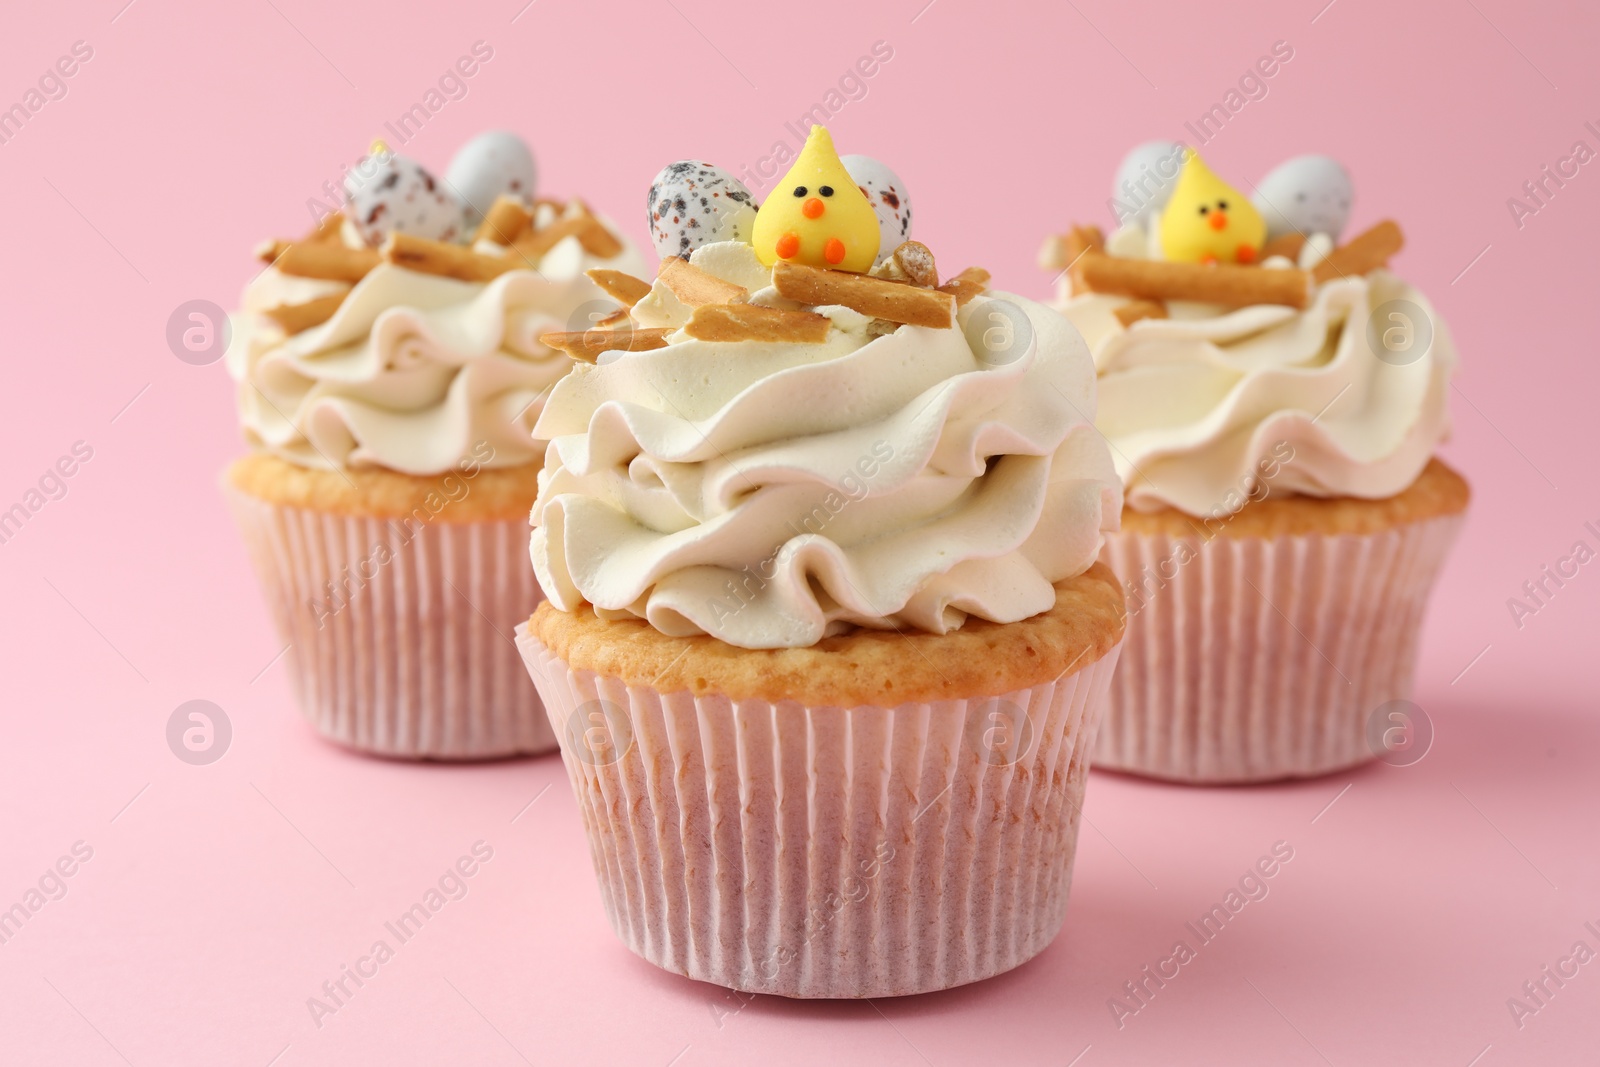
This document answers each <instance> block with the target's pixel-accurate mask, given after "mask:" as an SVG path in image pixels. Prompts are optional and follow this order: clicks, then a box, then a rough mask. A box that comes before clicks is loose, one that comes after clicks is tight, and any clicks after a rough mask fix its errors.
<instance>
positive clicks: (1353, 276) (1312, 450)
mask: <svg viewBox="0 0 1600 1067" xmlns="http://www.w3.org/2000/svg"><path fill="white" fill-rule="evenodd" d="M1313 162H1315V163H1316V164H1317V165H1316V166H1315V167H1312V166H1309V165H1305V166H1301V165H1300V164H1302V163H1305V161H1291V163H1293V164H1296V165H1295V166H1294V167H1287V168H1279V171H1278V172H1275V174H1278V173H1280V172H1282V173H1283V174H1285V175H1286V177H1284V179H1283V180H1280V181H1276V182H1267V181H1263V183H1262V186H1261V191H1260V192H1258V194H1257V197H1258V199H1260V198H1262V197H1263V196H1264V195H1266V191H1267V190H1268V188H1269V187H1270V188H1271V189H1272V190H1274V193H1273V195H1282V196H1284V197H1287V198H1289V199H1286V201H1285V203H1283V204H1278V203H1276V202H1273V201H1269V200H1262V201H1261V203H1260V204H1259V207H1260V209H1261V211H1262V212H1263V213H1266V214H1267V215H1268V216H1269V217H1270V218H1271V219H1272V220H1274V221H1273V223H1272V225H1273V227H1275V228H1273V229H1269V228H1268V227H1267V226H1266V225H1264V224H1262V223H1261V220H1260V216H1259V215H1256V214H1254V212H1255V208H1254V207H1252V205H1251V204H1250V203H1249V201H1248V200H1246V199H1245V198H1244V197H1242V196H1241V195H1239V194H1238V193H1237V192H1236V191H1235V190H1233V189H1232V188H1231V187H1229V186H1227V185H1226V184H1225V183H1222V182H1221V180H1220V179H1218V178H1216V176H1215V175H1212V174H1211V173H1210V172H1209V171H1206V170H1204V168H1203V165H1201V164H1199V163H1198V159H1197V157H1195V156H1193V155H1192V154H1191V155H1190V156H1189V158H1188V161H1187V162H1186V163H1185V164H1184V170H1183V175H1182V176H1181V177H1180V179H1179V182H1178V184H1177V185H1176V187H1175V188H1174V189H1173V191H1172V194H1171V199H1170V200H1169V201H1167V202H1166V203H1165V204H1164V205H1163V206H1162V207H1161V208H1160V210H1159V213H1158V214H1156V215H1152V216H1150V217H1148V218H1138V219H1134V220H1132V221H1130V222H1128V223H1127V224H1125V225H1124V226H1122V227H1121V228H1120V229H1119V230H1117V231H1116V232H1115V233H1114V234H1112V235H1111V236H1110V237H1109V238H1102V237H1101V236H1100V233H1099V231H1098V230H1096V229H1095V228H1093V227H1079V228H1076V229H1075V230H1073V232H1072V233H1070V234H1068V235H1066V236H1064V237H1061V238H1052V239H1051V240H1049V241H1047V242H1046V245H1045V249H1044V251H1043V252H1042V253H1041V263H1042V264H1043V265H1045V266H1047V267H1050V268H1052V269H1062V268H1069V269H1066V270H1065V271H1064V277H1063V281H1062V291H1061V293H1060V296H1059V301H1058V304H1057V307H1058V308H1059V309H1060V310H1061V311H1062V312H1063V313H1064V314H1065V315H1066V316H1067V318H1068V319H1069V320H1071V321H1072V323H1073V324H1074V325H1075V326H1076V327H1077V328H1078V329H1079V330H1080V331H1081V332H1082V333H1083V335H1084V338H1085V340H1086V341H1087V343H1088V345H1089V347H1090V349H1091V351H1092V352H1093V353H1094V360H1095V367H1096V371H1097V373H1098V375H1099V395H1100V405H1099V415H1098V418H1097V426H1098V427H1099V429H1100V430H1101V432H1103V433H1104V434H1105V435H1106V438H1107V439H1108V441H1109V442H1110V444H1111V449H1112V452H1113V454H1114V456H1115V459H1116V464H1117V471H1118V473H1119V474H1120V475H1121V477H1122V478H1123V481H1124V483H1125V486H1126V494H1127V502H1128V504H1129V505H1130V506H1132V507H1135V508H1139V509H1142V510H1155V509H1158V508H1161V507H1164V506H1168V507H1175V508H1177V509H1179V510H1181V511H1184V512H1186V513H1188V514H1190V515H1197V516H1215V515H1220V514H1224V513H1228V512H1231V511H1234V510H1237V508H1238V507H1239V506H1240V502H1241V501H1243V500H1244V499H1246V498H1259V497H1260V495H1261V494H1262V488H1263V486H1266V488H1267V490H1268V491H1270V492H1273V493H1284V492H1287V493H1301V494H1306V495H1310V496H1319V497H1336V496H1349V497H1363V498H1368V499H1379V498H1383V497H1389V496H1393V495H1395V494H1398V493H1400V492H1402V491H1404V490H1405V489H1406V488H1407V487H1408V486H1410V485H1411V483H1412V482H1413V481H1415V480H1416V478H1417V477H1418V475H1420V474H1421V472H1422V470H1423V468H1424V467H1426V466H1427V463H1428V461H1429V459H1430V457H1431V456H1432V455H1433V452H1434V450H1435V449H1436V448H1437V446H1438V445H1439V443H1440V442H1441V441H1442V440H1444V439H1445V437H1446V436H1448V434H1449V429H1450V415H1449V385H1450V377H1451V375H1452V374H1453V373H1454V371H1455V368H1456V362H1457V356H1456V350H1455V347H1454V344H1453V343H1452V341H1451V338H1450V335H1449V331H1448V330H1447V329H1446V327H1445V325H1444V323H1443V322H1442V321H1441V320H1440V319H1439V317H1438V315H1437V314H1436V313H1435V311H1434V310H1433V307H1432V305H1431V304H1429V302H1428V300H1427V299H1426V298H1425V297H1423V296H1422V294H1421V293H1419V292H1417V290H1416V289H1414V288H1413V287H1411V286H1410V285H1408V284H1407V283H1405V282H1404V281H1402V280H1400V279H1399V278H1397V277H1396V276H1394V275H1393V274H1391V273H1389V272H1388V270H1387V269H1385V268H1386V264H1387V261H1388V259H1389V257H1390V256H1392V255H1393V254H1394V253H1395V252H1397V251H1399V249H1400V247H1401V236H1400V231H1399V227H1397V226H1396V225H1395V224H1394V223H1392V222H1384V223H1380V224H1378V225H1377V226H1374V227H1372V228H1371V229H1369V230H1367V231H1366V232H1364V233H1362V234H1360V235H1358V236H1356V237H1354V238H1352V239H1351V240H1350V241H1349V242H1348V243H1347V244H1344V245H1340V246H1337V247H1335V241H1336V239H1337V234H1336V232H1322V231H1321V230H1318V231H1317V232H1311V233H1306V232H1301V231H1300V230H1297V229H1295V226H1296V225H1298V223H1296V222H1295V221H1294V220H1296V219H1301V220H1303V221H1304V220H1311V219H1319V220H1324V221H1326V222H1327V225H1328V227H1329V228H1330V229H1335V228H1336V227H1337V226H1340V225H1342V222H1343V218H1344V216H1343V214H1341V213H1339V212H1337V211H1332V210H1330V211H1328V212H1325V213H1323V214H1317V213H1307V212H1305V211H1299V210H1298V206H1303V205H1299V202H1300V201H1307V202H1313V201H1314V202H1315V203H1319V204H1320V203H1322V202H1323V201H1327V202H1329V203H1332V204H1335V206H1337V205H1338V204H1343V205H1344V206H1345V207H1348V203H1349V197H1350V187H1349V181H1348V178H1347V177H1346V176H1345V175H1344V172H1343V170H1342V169H1341V168H1337V166H1336V165H1334V164H1332V163H1331V161H1326V160H1322V159H1321V157H1317V158H1316V159H1315V160H1313ZM1302 171H1303V172H1304V174H1302ZM1290 179H1293V181H1291V180H1290ZM1335 179H1337V182H1335ZM1186 182H1187V184H1186ZM1295 182H1299V183H1301V184H1302V185H1305V186H1306V188H1300V186H1298V185H1295ZM1318 182H1321V183H1323V184H1330V183H1332V184H1337V186H1338V188H1330V189H1329V190H1320V189H1319V188H1314V187H1313V186H1316V185H1317V183H1318ZM1280 186H1282V187H1283V188H1284V189H1289V190H1290V191H1289V192H1288V193H1284V192H1283V189H1280V188H1279V187H1280ZM1295 190H1298V191H1295ZM1319 197H1320V199H1318V198H1319ZM1339 197H1343V199H1342V200H1339V199H1338V198H1339ZM1235 216H1238V217H1235Z"/></svg>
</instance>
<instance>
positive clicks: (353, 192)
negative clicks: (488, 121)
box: [344, 152, 463, 248]
mask: <svg viewBox="0 0 1600 1067" xmlns="http://www.w3.org/2000/svg"><path fill="white" fill-rule="evenodd" d="M344 191H345V193H346V194H348V195H349V197H350V205H349V214H350V221H351V222H352V223H354V224H355V227H356V229H357V230H358V231H359V232H360V234H361V236H362V239H364V240H365V241H366V242H367V244H369V245H371V246H372V247H374V248H376V247H377V246H378V245H381V244H382V243H383V242H384V239H385V238H387V237H388V236H389V235H390V234H391V233H396V232H398V233H409V234H411V235H413V236H416V237H426V238H429V239H430V240H434V241H456V240H459V239H460V238H461V235H462V229H463V217H462V210H463V209H462V205H461V201H460V200H458V199H457V198H456V195H455V194H454V193H453V192H451V191H450V189H449V188H448V187H447V186H446V185H444V184H443V183H442V182H440V181H439V180H438V179H437V178H435V177H434V176H433V175H432V174H429V173H428V172H427V171H426V170H424V169H423V168H422V166H421V164H419V163H417V162H416V161H415V160H412V159H407V158H406V157H405V156H397V155H393V154H392V153H387V152H380V153H378V154H376V155H372V156H368V157H367V158H365V159H363V160H362V161H361V162H359V163H357V164H356V165H355V166H354V167H352V168H350V170H349V171H348V172H346V174H345V176H344Z"/></svg>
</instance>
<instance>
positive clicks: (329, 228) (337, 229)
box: [304, 211, 344, 241]
mask: <svg viewBox="0 0 1600 1067" xmlns="http://www.w3.org/2000/svg"><path fill="white" fill-rule="evenodd" d="M343 228H344V212H342V211H334V212H331V213H330V214H327V215H324V216H322V219H321V221H319V222H318V223H317V224H316V226H315V227H313V228H312V230H311V232H310V233H308V234H306V236H305V238H304V240H307V241H337V240H338V239H339V236H340V233H341V231H342V230H343Z"/></svg>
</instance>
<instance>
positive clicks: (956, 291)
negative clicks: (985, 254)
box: [939, 267, 989, 308]
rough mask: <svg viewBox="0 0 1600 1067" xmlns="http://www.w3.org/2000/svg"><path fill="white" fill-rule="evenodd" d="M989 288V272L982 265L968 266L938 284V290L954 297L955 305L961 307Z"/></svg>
mask: <svg viewBox="0 0 1600 1067" xmlns="http://www.w3.org/2000/svg"><path fill="white" fill-rule="evenodd" d="M988 288H989V272H988V271H986V270H984V269H983V268H982V267H968V268H967V269H966V270H964V271H962V272H961V273H960V274H957V275H956V276H955V277H954V278H951V279H950V280H949V281H947V282H945V283H944V284H943V285H941V286H939V292H941V293H949V294H950V295H951V296H953V297H955V298H956V307H958V308H963V307H966V306H967V302H968V301H970V300H971V299H972V298H973V297H975V296H977V295H979V294H980V293H983V292H985V291H986V290H987V289H988Z"/></svg>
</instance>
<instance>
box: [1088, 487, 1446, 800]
mask: <svg viewBox="0 0 1600 1067" xmlns="http://www.w3.org/2000/svg"><path fill="white" fill-rule="evenodd" d="M1461 522H1462V516H1461V514H1459V513H1457V514H1450V515H1444V516H1441V517H1437V518H1432V519H1427V520H1424V521H1420V522H1412V523H1407V524H1404V525H1400V526H1397V527H1394V528H1391V529H1388V530H1385V531H1383V532H1380V533H1365V534H1338V535H1321V534H1305V535H1296V536H1280V537H1276V538H1271V539H1268V538H1265V537H1233V536H1227V535H1222V536H1217V537H1214V538H1213V539H1212V540H1210V541H1209V542H1206V541H1202V540H1201V539H1200V538H1199V537H1198V536H1194V537H1189V538H1180V537H1174V536H1170V535H1168V534H1165V533H1130V532H1128V531H1123V532H1121V533H1118V534H1114V535H1112V536H1111V537H1110V538H1109V539H1108V542H1107V546H1106V551H1105V553H1104V554H1103V556H1102V559H1104V560H1105V561H1106V562H1108V563H1110V564H1111V567H1112V569H1113V570H1114V571H1116V573H1117V576H1118V578H1120V579H1122V581H1123V583H1124V589H1125V590H1127V591H1128V614H1129V618H1128V633H1127V637H1126V638H1125V640H1124V647H1123V653H1122V662H1121V666H1120V668H1119V670H1118V671H1117V675H1116V677H1115V678H1114V679H1113V680H1112V684H1111V691H1110V696H1109V701H1108V706H1107V711H1106V719H1105V724H1104V726H1103V727H1102V729H1101V730H1100V739H1099V743H1098V747H1097V748H1096V751H1095V766H1096V767H1103V768H1108V769H1113V770H1120V771H1127V772H1131V773H1134V774H1142V775H1148V776H1150V777H1154V778H1165V779H1171V780H1174V781H1180V782H1197V783H1199V782H1208V783H1226V782H1259V781H1270V780H1274V779H1282V778H1298V777H1310V776H1314V775H1319V774H1326V773H1328V772H1330V771H1334V770H1338V769H1340V768H1344V767H1350V766H1353V765H1355V764H1359V763H1363V762H1365V761H1367V760H1369V759H1372V758H1374V757H1375V756H1376V755H1378V752H1377V751H1375V750H1374V748H1373V747H1372V745H1371V744H1370V742H1369V740H1368V733H1367V730H1368V719H1369V718H1370V717H1371V716H1372V714H1373V713H1374V711H1376V710H1377V709H1378V708H1380V707H1381V706H1382V705H1384V704H1385V703H1387V702H1389V701H1393V700H1404V699H1406V698H1407V697H1409V696H1410V695H1411V686H1412V674H1413V668H1414V666H1415V663H1416V653H1417V644H1418V639H1419V635H1420V632H1421V627H1422V616H1423V612H1424V609H1425V608H1426V606H1427V601H1428V594H1429V592H1430V591H1431V590H1432V588H1433V584H1434V580H1435V578H1436V577H1437V576H1438V574H1439V569H1440V567H1441V566H1442V565H1443V563H1444V559H1445V556H1446V555H1447V554H1448V552H1449V550H1450V546H1451V544H1452V543H1453V542H1454V540H1455V537H1456V533H1457V531H1458V530H1459V529H1460V526H1461ZM1180 541H1183V542H1186V543H1185V544H1183V545H1180ZM1180 560H1181V561H1182V562H1178V561H1180ZM1129 583H1131V585H1130V584H1129Z"/></svg>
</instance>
